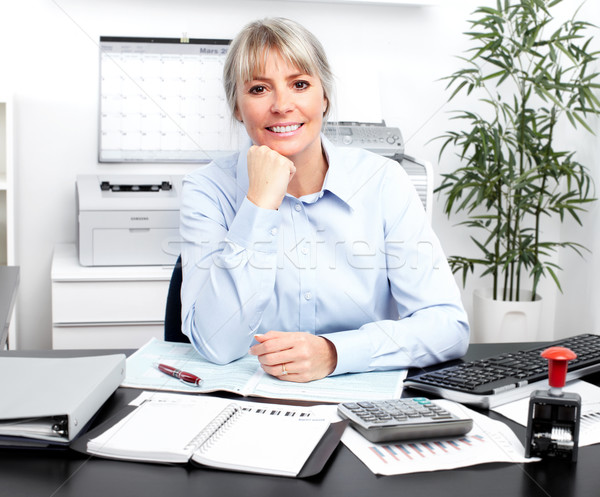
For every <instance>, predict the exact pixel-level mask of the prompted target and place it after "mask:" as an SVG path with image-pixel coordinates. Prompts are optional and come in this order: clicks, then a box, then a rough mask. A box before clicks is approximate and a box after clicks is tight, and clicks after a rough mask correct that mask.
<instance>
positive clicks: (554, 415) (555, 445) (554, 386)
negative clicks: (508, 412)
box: [525, 347, 581, 462]
mask: <svg viewBox="0 0 600 497" xmlns="http://www.w3.org/2000/svg"><path fill="white" fill-rule="evenodd" d="M541 355H542V357H544V358H545V359H548V361H549V366H548V371H549V378H548V383H549V384H550V389H549V390H536V391H535V392H533V393H532V394H531V397H530V399H529V416H528V423H527V438H526V442H525V457H542V458H556V459H563V460H566V461H573V462H575V461H577V449H578V447H579V423H580V419H581V397H580V396H579V394H576V393H572V392H563V390H562V389H563V387H564V386H565V380H566V376H567V363H568V361H570V360H574V359H575V358H576V357H577V356H576V355H575V354H574V353H573V352H572V351H571V350H569V349H567V348H564V347H551V348H549V349H546V350H544V352H542V354H541Z"/></svg>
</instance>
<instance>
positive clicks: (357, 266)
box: [181, 137, 469, 374]
mask: <svg viewBox="0 0 600 497" xmlns="http://www.w3.org/2000/svg"><path fill="white" fill-rule="evenodd" d="M322 141H323V147H324V150H325V153H326V156H327V159H328V164H329V168H328V171H327V175H326V177H325V181H324V184H323V188H322V190H321V191H319V192H317V193H314V194H311V195H306V196H304V197H301V198H295V197H293V196H291V195H286V196H285V198H284V199H283V202H282V203H281V206H280V207H279V209H278V210H269V209H262V208H260V207H257V206H256V205H254V204H253V203H252V202H250V201H249V200H248V199H247V198H246V193H247V190H248V171H247V164H246V153H247V148H246V149H244V150H242V151H241V152H240V153H239V154H235V155H233V156H231V157H228V158H226V159H220V160H218V161H215V162H213V163H211V164H209V165H207V166H204V167H201V168H199V169H198V170H196V171H195V172H193V173H191V174H189V175H188V176H186V178H185V180H184V186H183V196H182V207H181V235H182V238H183V240H184V243H183V247H182V261H183V286H182V291H181V297H182V323H183V324H182V327H183V332H184V333H185V334H186V335H187V336H188V337H189V338H190V341H191V343H192V344H193V345H194V347H195V348H196V349H197V350H198V352H199V353H200V354H201V355H202V356H204V357H205V358H206V359H208V360H210V361H213V362H217V363H227V362H230V361H232V360H234V359H237V358H239V357H241V356H243V355H245V354H246V353H247V352H248V349H249V347H250V346H251V345H252V343H253V340H254V339H253V336H254V334H256V333H266V332H267V331H269V330H277V331H306V332H309V333H313V334H317V335H321V336H323V337H325V338H327V339H328V340H330V341H331V342H332V343H333V344H334V345H335V347H336V350H337V357H338V362H337V367H336V369H335V371H334V372H333V374H339V373H346V372H360V371H371V370H378V369H379V370H383V369H394V368H406V367H413V366H420V367H422V366H427V365H430V364H433V363H437V362H440V361H445V360H449V359H453V358H457V357H460V356H462V355H463V354H464V353H465V351H466V349H467V346H468V340H469V327H468V324H467V317H466V314H465V311H464V309H463V306H462V303H461V300H460V293H459V291H458V288H457V285H456V283H455V281H454V277H453V275H452V273H451V271H450V269H449V267H448V264H447V261H446V258H445V256H444V254H443V252H442V249H441V247H440V243H439V241H438V239H437V237H436V236H435V234H434V233H433V231H432V229H431V227H430V226H429V223H428V220H427V217H426V214H425V212H424V209H423V205H422V203H421V201H420V199H419V198H418V196H417V193H416V191H415V189H414V187H413V185H412V183H411V181H410V179H409V178H408V176H407V175H406V173H405V171H404V169H403V168H402V167H400V166H399V165H398V163H396V162H394V161H392V160H389V159H386V158H383V157H381V156H379V155H375V154H372V153H369V152H367V151H364V150H360V149H351V148H338V147H334V146H333V145H332V144H331V143H330V142H329V141H328V140H327V139H326V138H325V137H322ZM248 147H249V144H248Z"/></svg>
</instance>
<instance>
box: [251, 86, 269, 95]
mask: <svg viewBox="0 0 600 497" xmlns="http://www.w3.org/2000/svg"><path fill="white" fill-rule="evenodd" d="M265 91H266V88H265V87H264V86H263V85H255V86H252V87H251V88H250V89H249V90H248V93H251V94H252V95H260V94H261V93H264V92H265Z"/></svg>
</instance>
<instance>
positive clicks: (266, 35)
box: [223, 17, 334, 122]
mask: <svg viewBox="0 0 600 497" xmlns="http://www.w3.org/2000/svg"><path fill="white" fill-rule="evenodd" d="M271 49H273V50H276V51H277V52H278V53H279V54H280V55H281V57H282V58H283V59H284V60H285V61H286V62H287V63H288V64H290V65H292V66H295V67H297V68H298V69H300V70H301V71H303V72H304V73H306V74H309V75H310V76H313V77H317V78H319V79H320V81H321V85H322V86H323V94H324V96H325V98H326V99H327V109H326V110H325V112H324V115H323V122H325V121H326V118H327V115H328V114H329V111H330V109H331V102H332V99H333V92H334V82H333V73H332V72H331V68H330V66H329V62H328V60H327V56H326V55H325V50H324V49H323V46H322V45H321V42H319V40H318V39H317V38H316V37H315V36H314V35H313V34H312V33H311V32H310V31H308V30H307V29H306V28H305V27H304V26H302V25H300V24H298V23H297V22H294V21H291V20H289V19H285V18H282V17H275V18H269V19H263V20H259V21H254V22H252V23H250V24H248V25H247V26H246V27H244V28H243V29H242V31H240V33H239V34H238V35H237V36H236V37H235V39H234V40H233V41H232V43H231V46H230V48H229V52H228V54H227V58H226V60H225V67H224V68H223V85H224V87H225V96H226V98H227V103H228V104H229V108H230V110H231V113H232V115H235V113H236V110H237V99H236V97H237V89H238V83H240V82H246V81H250V80H252V79H253V78H254V77H255V76H256V73H257V71H260V70H261V69H262V68H263V67H264V65H265V63H266V59H267V55H268V53H269V50H271Z"/></svg>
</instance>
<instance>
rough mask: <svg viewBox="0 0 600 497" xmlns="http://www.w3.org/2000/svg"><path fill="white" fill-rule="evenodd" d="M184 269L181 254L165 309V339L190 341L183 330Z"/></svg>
mask: <svg viewBox="0 0 600 497" xmlns="http://www.w3.org/2000/svg"><path fill="white" fill-rule="evenodd" d="M182 280H183V271H182V269H181V255H180V256H179V257H178V258H177V262H176V263H175V266H174V267H173V274H172V275H171V282H170V283H169V292H168V293H167V305H166V309H165V341H167V342H183V343H189V342H190V340H189V338H188V337H187V336H185V335H184V334H183V333H182V332H181V282H182Z"/></svg>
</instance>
